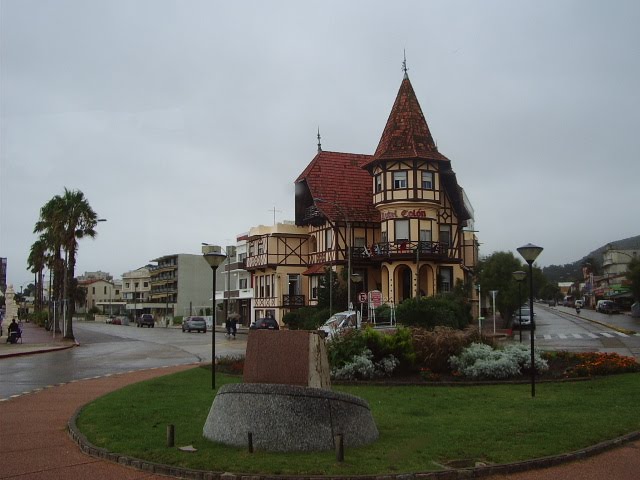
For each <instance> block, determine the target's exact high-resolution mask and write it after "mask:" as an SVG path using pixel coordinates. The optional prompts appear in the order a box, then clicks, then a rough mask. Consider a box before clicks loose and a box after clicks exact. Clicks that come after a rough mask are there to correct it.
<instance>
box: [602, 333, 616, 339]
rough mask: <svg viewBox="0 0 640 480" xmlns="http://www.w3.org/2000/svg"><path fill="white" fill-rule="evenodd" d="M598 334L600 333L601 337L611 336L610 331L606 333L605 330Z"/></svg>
mask: <svg viewBox="0 0 640 480" xmlns="http://www.w3.org/2000/svg"><path fill="white" fill-rule="evenodd" d="M600 335H602V336H603V337H607V338H613V335H611V334H610V333H607V332H602V333H601V334H600Z"/></svg>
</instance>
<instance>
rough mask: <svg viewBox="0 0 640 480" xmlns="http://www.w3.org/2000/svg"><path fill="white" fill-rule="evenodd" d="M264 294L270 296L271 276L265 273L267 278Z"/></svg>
mask: <svg viewBox="0 0 640 480" xmlns="http://www.w3.org/2000/svg"><path fill="white" fill-rule="evenodd" d="M264 296H265V297H270V296H271V277H270V276H269V275H267V278H266V280H265V286H264Z"/></svg>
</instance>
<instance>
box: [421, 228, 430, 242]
mask: <svg viewBox="0 0 640 480" xmlns="http://www.w3.org/2000/svg"><path fill="white" fill-rule="evenodd" d="M420 241H421V242H430V241H431V230H420Z"/></svg>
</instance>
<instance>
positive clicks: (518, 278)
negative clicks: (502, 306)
mask: <svg viewBox="0 0 640 480" xmlns="http://www.w3.org/2000/svg"><path fill="white" fill-rule="evenodd" d="M512 275H513V278H515V279H516V281H517V282H518V329H519V330H520V343H522V300H521V297H520V287H522V281H523V280H524V279H525V277H526V276H527V272H523V271H522V270H518V271H516V272H513V273H512Z"/></svg>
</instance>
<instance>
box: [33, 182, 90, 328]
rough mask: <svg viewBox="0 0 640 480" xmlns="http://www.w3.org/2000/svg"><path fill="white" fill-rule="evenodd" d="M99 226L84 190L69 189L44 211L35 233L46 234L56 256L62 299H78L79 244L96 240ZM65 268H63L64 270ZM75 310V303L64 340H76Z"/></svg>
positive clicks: (59, 291)
mask: <svg viewBox="0 0 640 480" xmlns="http://www.w3.org/2000/svg"><path fill="white" fill-rule="evenodd" d="M97 222H98V215H97V214H96V212H95V211H94V210H93V209H92V208H91V205H89V202H88V200H87V199H86V198H85V196H84V193H82V192H81V191H80V190H68V189H67V188H65V189H64V194H63V195H62V196H60V195H56V196H54V197H53V198H52V199H51V200H49V201H48V202H47V203H46V204H45V205H44V206H43V207H42V208H41V210H40V219H39V220H38V222H37V223H36V227H35V229H34V232H43V233H44V234H45V235H46V238H47V241H48V242H49V250H50V251H51V252H53V256H54V259H55V260H54V262H53V263H54V264H55V267H54V272H55V278H57V279H58V281H57V285H56V287H57V289H58V291H57V292H56V293H58V294H59V296H58V298H61V299H68V298H75V295H74V293H75V292H74V291H72V290H75V288H76V286H75V282H73V278H74V277H75V268H76V255H77V252H78V240H80V239H81V238H84V237H91V238H94V237H95V236H96V230H95V227H96V225H97ZM61 250H64V254H65V258H64V261H62V258H61V253H60V252H61ZM61 265H62V268H60V266H61ZM61 270H62V271H61ZM60 279H62V289H60V281H59V280H60ZM74 310H75V305H74V302H69V303H68V305H67V309H66V315H67V318H66V328H65V332H64V337H65V338H68V339H72V340H73V338H74V336H73V324H72V318H73V313H74ZM56 330H57V326H56Z"/></svg>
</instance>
